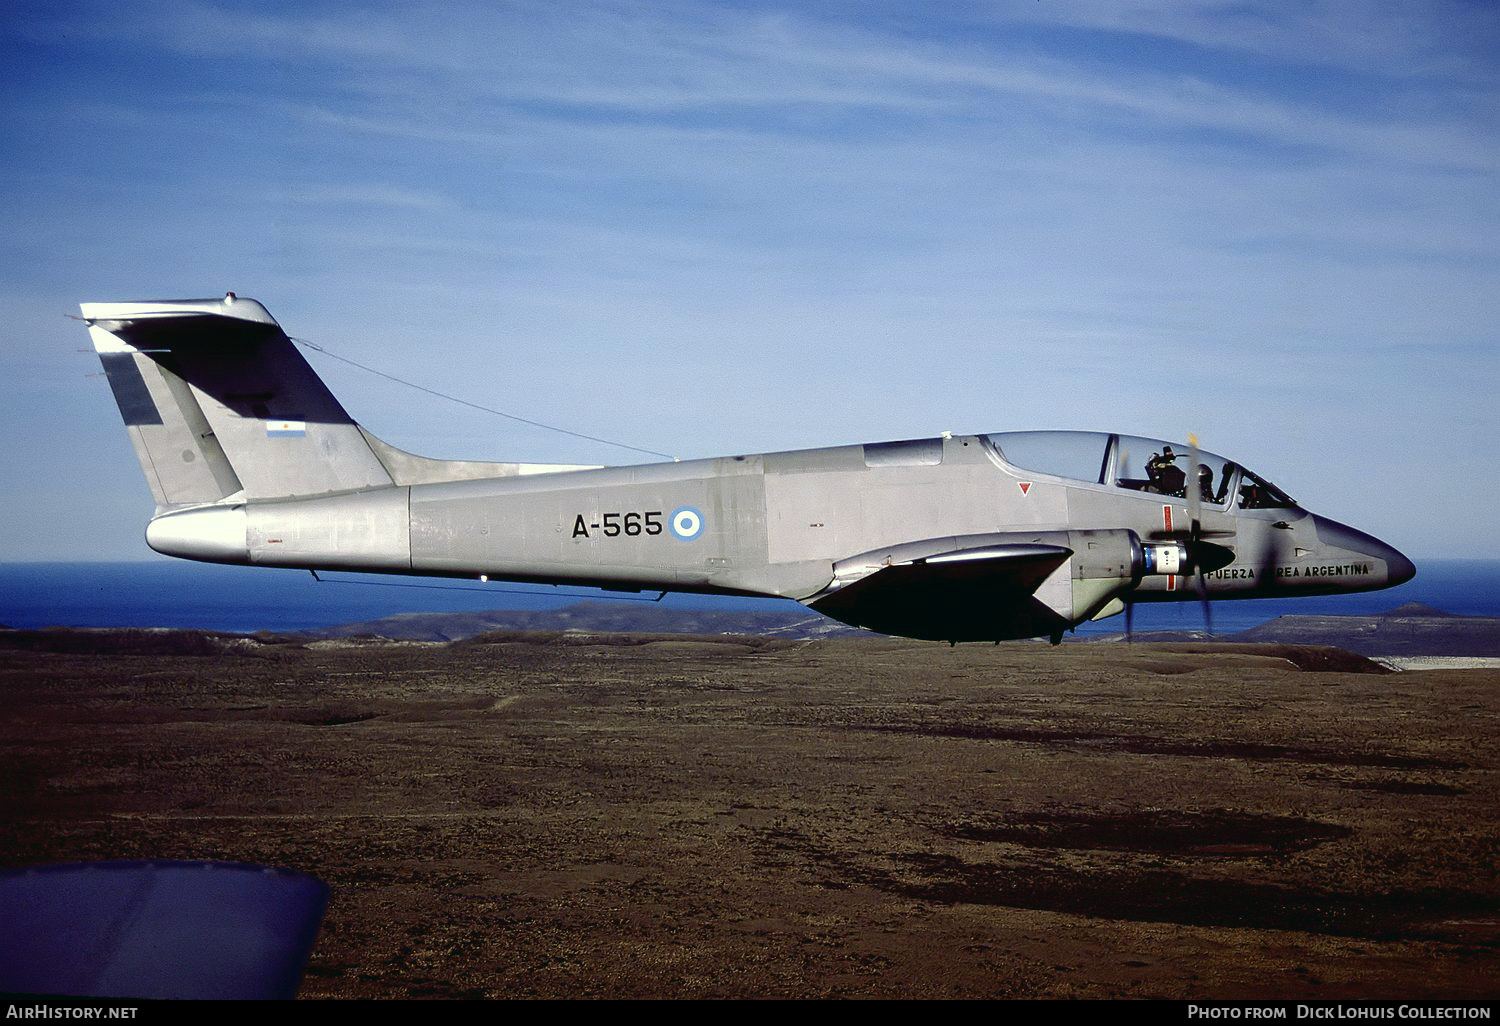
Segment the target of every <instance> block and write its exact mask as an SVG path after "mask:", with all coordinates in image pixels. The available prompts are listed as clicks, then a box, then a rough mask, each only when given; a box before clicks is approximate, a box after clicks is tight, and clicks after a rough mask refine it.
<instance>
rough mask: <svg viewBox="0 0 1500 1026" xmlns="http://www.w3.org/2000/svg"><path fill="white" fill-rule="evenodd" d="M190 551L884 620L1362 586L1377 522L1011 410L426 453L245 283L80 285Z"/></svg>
mask: <svg viewBox="0 0 1500 1026" xmlns="http://www.w3.org/2000/svg"><path fill="white" fill-rule="evenodd" d="M82 309H83V316H84V319H85V320H86V321H87V322H88V325H89V333H90V335H91V336H92V338H93V341H94V347H95V349H97V350H98V352H99V356H100V359H101V360H102V361H103V364H104V369H105V372H106V374H107V376H108V379H109V383H110V387H111V388H112V389H113V391H114V395H115V400H116V401H117V402H118V404H119V407H120V413H121V414H122V415H123V417H124V419H125V424H126V427H127V429H128V431H129V433H130V438H131V441H132V443H133V444H134V446H135V450H136V454H137V456H138V457H139V458H140V461H141V466H142V468H143V469H144V470H145V473H146V479H147V481H148V482H149V483H150V486H151V491H152V494H153V495H154V496H155V498H156V514H155V516H153V517H152V519H151V521H150V523H149V524H148V525H147V526H146V542H147V544H148V545H150V546H151V547H152V548H153V549H155V550H156V551H157V552H161V553H165V554H167V555H171V556H181V557H184V558H187V559H197V560H206V561H209V562H215V563H239V564H246V565H253V566H275V567H299V568H306V569H311V570H354V571H367V572H375V573H389V574H411V575H423V576H441V577H469V578H480V579H488V580H505V581H522V582H536V583H544V584H570V585H587V586H594V587H600V588H607V589H613V590H625V591H643V590H652V591H656V590H660V591H682V592H703V593H714V594H730V595H763V596H771V597H778V598H791V599H796V600H797V601H799V602H802V603H805V604H807V605H809V606H811V607H812V608H813V609H816V610H818V611H819V612H821V613H825V614H827V615H828V616H831V617H834V618H836V619H838V620H842V621H844V622H845V623H849V624H853V625H855V626H858V627H865V628H869V629H870V630H874V631H880V632H883V633H886V634H898V635H904V636H907V637H913V638H926V639H932V640H942V641H953V642H957V641H999V640H1004V639H1009V638H1029V637H1038V636H1040V637H1048V638H1051V639H1052V641H1053V642H1054V643H1056V642H1058V641H1060V640H1061V638H1062V635H1063V633H1064V632H1065V631H1067V630H1070V629H1072V628H1074V627H1076V626H1077V625H1079V624H1081V623H1083V622H1085V621H1087V620H1097V619H1102V618H1104V617H1107V616H1112V615H1114V614H1116V613H1119V612H1122V611H1123V610H1125V609H1126V607H1127V605H1128V604H1130V603H1135V602H1162V601H1178V600H1183V599H1195V598H1198V597H1200V596H1212V597H1214V598H1250V597H1256V596H1265V595H1271V594H1275V595H1278V596H1288V595H1294V594H1302V595H1315V594H1327V593H1330V592H1349V591H1370V590H1373V589H1377V588H1387V587H1391V586H1392V585H1396V584H1400V583H1401V582H1403V581H1406V580H1408V579H1409V578H1411V577H1412V575H1413V574H1414V573H1415V569H1414V567H1413V566H1412V563H1411V561H1410V560H1408V559H1407V558H1406V557H1405V556H1403V555H1401V553H1399V552H1397V551H1396V550H1395V549H1393V548H1391V547H1390V546H1389V545H1386V544H1385V543H1383V542H1381V541H1378V540H1377V539H1375V538H1372V537H1371V536H1369V535H1367V534H1363V533H1361V532H1359V531H1356V530H1354V529H1353V528H1350V527H1345V526H1344V525H1342V524H1338V523H1335V522H1334V521H1332V520H1328V519H1326V518H1324V517H1320V516H1317V515H1315V514H1312V513H1308V512H1307V511H1305V510H1303V509H1302V508H1300V507H1299V506H1298V505H1297V504H1296V503H1295V502H1293V501H1292V500H1291V499H1290V498H1289V497H1288V496H1287V495H1286V494H1285V493H1284V492H1282V491H1281V490H1280V489H1278V488H1276V487H1275V486H1274V485H1272V484H1271V483H1270V482H1268V481H1266V480H1265V479H1264V478H1262V477H1260V476H1258V475H1256V474H1255V473H1252V472H1251V471H1250V470H1249V469H1248V468H1246V467H1243V466H1241V465H1239V464H1236V463H1232V462H1230V461H1228V460H1225V459H1223V458H1221V457H1219V456H1214V455H1212V454H1209V453H1199V452H1197V451H1196V449H1193V450H1189V449H1188V448H1187V447H1185V446H1182V445H1180V444H1173V443H1163V442H1160V441H1156V440H1153V439H1147V438H1136V437H1132V436H1128V435H1120V434H1100V433H1088V432H1072V431H1064V432H1024V433H1008V434H992V435H946V434H945V435H944V436H943V437H941V438H926V439H918V440H915V441H905V442H879V443H873V444H869V445H843V446H835V447H832V448H827V449H807V450H802V451H797V452H778V453H764V454H760V455H749V456H726V457H722V458H718V459H701V460H687V461H682V462H675V463H656V464H646V465H640V466H621V467H575V466H558V465H544V464H528V463H480V462H466V461H453V460H432V459H426V458H424V457H421V456H414V455H412V454H410V453H406V452H402V451H401V450H399V449H396V448H393V447H392V446H390V445H387V444H386V443H385V442H382V441H380V440H379V439H378V438H376V437H374V436H373V435H371V434H370V433H369V432H367V431H365V430H364V429H363V428H362V427H360V426H359V425H358V424H356V423H355V422H354V421H353V420H352V419H350V417H349V415H348V414H347V413H345V412H344V409H343V407H342V406H340V405H339V403H338V401H337V400H336V399H335V398H334V397H333V395H332V394H331V393H330V392H329V391H328V389H327V388H326V387H325V386H324V385H323V383H322V381H320V380H319V379H318V377H317V375H316V374H315V373H314V372H313V370H312V368H311V367H310V366H309V365H308V364H307V362H306V361H305V360H304V359H303V358H302V355H301V353H299V352H298V351H297V348H296V347H295V346H294V345H293V344H292V342H291V340H290V339H289V338H288V337H287V335H286V334H285V333H284V332H283V331H282V330H281V328H280V326H278V325H277V323H276V321H275V320H274V319H273V318H272V317H271V315H270V314H269V313H267V312H266V309H265V307H263V306H261V305H260V304H259V303H258V302H256V301H255V300H252V299H238V298H236V297H235V296H234V294H233V293H230V294H228V295H226V296H225V297H224V298H223V299H207V300H179V301H168V302H141V303H85V304H83V308H82Z"/></svg>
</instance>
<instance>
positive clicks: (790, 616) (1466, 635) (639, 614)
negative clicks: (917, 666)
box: [295, 602, 1500, 656]
mask: <svg viewBox="0 0 1500 1026" xmlns="http://www.w3.org/2000/svg"><path fill="white" fill-rule="evenodd" d="M491 631H585V632H589V633H634V634H699V635H714V634H747V635H758V636H761V637H773V638H793V639H809V638H838V637H879V636H880V635H877V634H872V633H871V632H869V631H862V630H858V629H856V628H853V627H848V626H845V625H844V624H841V623H839V622H837V621H835V620H830V619H828V618H827V617H825V616H820V615H818V614H817V613H814V612H812V611H811V610H808V611H806V612H803V611H801V610H792V611H782V610H777V611H775V612H752V611H747V610H734V611H707V610H697V609H680V608H673V607H671V606H659V605H654V604H652V603H619V602H579V603H577V604H575V605H571V606H567V607H565V608H562V609H553V610H510V609H498V610H492V611H489V612H483V613H403V614H400V615H398V616H388V617H383V618H381V619H378V620H367V621H363V622H360V623H350V624H344V625H343V626H339V627H326V628H320V629H317V630H308V631H300V632H297V634H296V635H295V636H297V637H304V638H349V637H359V636H365V637H378V638H389V639H391V640H392V641H461V640H464V639H466V638H472V637H475V636H477V635H480V634H486V633H489V632H491ZM1136 640H1138V641H1201V640H1204V639H1203V638H1202V636H1201V635H1199V634H1196V633H1191V634H1185V633H1171V634H1166V633H1151V634H1139V635H1137V636H1136ZM1215 640H1217V641H1221V642H1253V643H1271V644H1289V645H1321V646H1333V647H1337V648H1343V649H1346V650H1348V651H1350V652H1356V653H1358V654H1360V655H1367V656H1403V655H1450V656H1500V618H1494V617H1477V616H1459V615H1457V614H1454V613H1446V612H1443V611H1442V610H1439V609H1433V608H1431V607H1429V606H1423V605H1420V604H1418V603H1409V604H1407V605H1404V606H1401V607H1399V608H1397V609H1393V610H1391V611H1390V612H1388V613H1382V614H1379V615H1375V616H1333V615H1307V614H1295V615H1290V616H1282V617H1278V618H1276V619H1275V620H1272V621H1270V622H1269V623H1265V624H1262V625H1261V626H1259V627H1254V628H1251V629H1250V630H1248V631H1241V632H1239V633H1237V634H1231V635H1222V636H1220V637H1218V638H1217V639H1215Z"/></svg>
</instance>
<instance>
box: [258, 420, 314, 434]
mask: <svg viewBox="0 0 1500 1026" xmlns="http://www.w3.org/2000/svg"><path fill="white" fill-rule="evenodd" d="M306 434H307V421H305V420H268V421H266V437H267V438H302V437H303V436H305V435H306Z"/></svg>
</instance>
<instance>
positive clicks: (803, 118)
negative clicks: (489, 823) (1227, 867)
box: [0, 0, 1500, 559]
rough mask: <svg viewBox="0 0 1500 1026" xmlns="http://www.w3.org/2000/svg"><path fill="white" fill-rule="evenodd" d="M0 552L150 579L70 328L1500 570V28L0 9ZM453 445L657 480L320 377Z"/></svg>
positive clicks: (389, 419) (405, 441)
mask: <svg viewBox="0 0 1500 1026" xmlns="http://www.w3.org/2000/svg"><path fill="white" fill-rule="evenodd" d="M3 18H4V20H3V22H0V31H3V35H0V40H3V44H0V45H3V47H4V56H5V60H4V62H3V70H0V81H3V83H4V96H5V100H4V103H3V104H0V118H3V121H0V181H3V183H4V186H3V188H4V196H5V203H4V204H3V206H0V218H3V219H4V223H5V239H6V245H5V246H4V248H3V250H0V268H3V274H0V306H3V309H4V310H5V313H6V318H5V322H6V334H7V336H8V337H7V338H6V340H5V344H4V345H3V347H0V382H3V384H0V388H3V390H4V391H3V393H0V394H3V395H4V397H5V401H4V402H3V404H0V427H3V429H4V432H5V435H6V437H8V438H9V439H10V442H11V450H12V454H13V455H12V457H11V458H7V459H6V460H4V461H3V462H0V493H3V499H4V502H5V508H6V511H7V512H6V520H7V522H8V526H9V528H10V529H9V530H8V531H7V532H6V534H7V537H6V539H5V542H4V543H3V548H0V558H3V559H101V558H103V559H128V558H145V557H147V556H148V555H149V552H148V551H147V550H146V549H145V546H144V543H143V541H142V540H141V532H142V528H143V525H144V522H145V520H146V518H147V516H148V515H149V513H150V511H151V500H150V496H149V493H148V492H147V489H146V486H145V483H144V481H142V480H141V477H140V473H139V470H138V468H137V466H136V463H135V460H134V457H133V455H132V454H131V451H130V447H129V443H128V441H127V439H126V437H125V433H124V430H123V428H121V426H120V424H119V421H118V416H117V413H116V411H115V408H114V404H113V402H112V400H111V398H110V395H109V391H108V388H107V386H106V384H105V382H104V380H103V379H102V378H101V377H98V376H91V375H97V372H98V366H97V361H96V360H95V359H94V357H93V356H92V355H91V354H89V353H80V352H78V351H77V350H79V349H82V348H86V347H87V345H88V340H87V336H86V334H85V332H84V331H83V329H82V326H81V325H79V324H78V323H77V322H74V321H69V320H67V319H66V317H65V315H66V314H69V313H74V314H76V312H77V303H78V302H80V301H85V300H128V299H144V298H161V297H183V296H197V295H218V294H222V293H223V292H224V291H225V290H227V289H233V290H234V291H236V292H238V293H239V294H241V295H249V296H254V297H256V298H258V299H260V300H261V301H263V302H264V303H265V304H266V305H267V306H268V307H269V308H270V310H271V311H272V313H273V314H275V315H276V316H277V318H278V319H279V320H280V321H281V323H282V325H283V326H284V327H285V328H286V329H287V331H288V332H289V333H290V334H292V335H295V336H300V337H304V338H307V339H310V340H312V341H314V342H316V343H318V344H319V345H322V346H324V347H326V348H327V349H329V350H332V351H333V352H336V353H341V354H344V355H347V356H349V357H351V358H353V359H357V360H359V361H361V362H365V363H368V364H371V365H373V366H376V367H379V368H381V369H382V370H385V371H387V372H389V373H392V374H395V375H398V376H401V377H406V378H410V379H412V380H416V381H419V382H421V383H423V384H424V385H427V386H430V387H432V388H435V389H439V390H444V391H448V392H452V393H455V394H458V395H461V396H463V397H465V398H467V399H470V400H472V401H474V402H478V403H482V404H486V405H492V406H496V407H499V408H502V409H506V410H509V411H511V412H514V413H516V414H518V415H520V416H524V417H529V418H532V419H536V420H542V421H547V422H551V423H557V424H561V425H564V426H567V427H569V428H572V429H574V430H577V431H581V432H584V433H587V434H592V435H600V436H605V437H610V438H619V439H621V440H622V441H626V442H629V443H631V444H634V445H638V446H642V447H645V448H649V449H653V450H659V451H663V452H669V453H673V454H675V455H679V456H684V457H691V456H707V455H719V454H725V453H731V452H754V451H768V450H777V449H790V448H799V447H805V446H815V445H823V444H833V443H841V442H854V441H865V440H877V439H889V438H906V437H920V436H927V435H933V434H937V433H938V432H941V431H944V430H952V431H955V432H967V431H1001V430H1023V429H1033V428H1084V429H1099V430H1119V431H1124V432H1129V433H1134V434H1142V435H1152V436H1158V437H1167V438H1179V439H1180V438H1182V437H1184V436H1185V435H1186V434H1187V433H1188V432H1190V431H1192V432H1196V433H1197V434H1198V435H1199V437H1200V439H1201V440H1202V443H1203V444H1204V446H1205V447H1207V448H1209V449H1211V450H1213V451H1216V452H1220V453H1222V454H1224V455H1226V456H1230V457H1232V458H1235V459H1238V460H1240V461H1241V462H1243V463H1245V464H1247V465H1249V466H1250V467H1252V468H1254V469H1255V470H1257V471H1258V472H1260V473H1262V474H1263V475H1265V476H1267V477H1269V478H1271V479H1272V480H1274V481H1276V482H1277V483H1278V484H1280V485H1282V486H1283V487H1284V488H1286V489H1287V490H1288V491H1289V492H1290V493H1291V494H1293V495H1294V496H1296V497H1297V498H1298V499H1300V500H1301V501H1302V502H1303V503H1304V504H1305V505H1307V506H1308V507H1309V508H1311V509H1314V510H1316V511H1318V512H1321V513H1325V514H1327V515H1330V516H1333V517H1335V518H1337V519H1341V520H1345V521H1347V522H1350V523H1353V524H1355V525H1356V526H1359V527H1361V528H1363V529H1366V530H1369V531H1371V532H1373V533H1375V534H1377V535H1379V536H1381V537H1383V538H1385V539H1386V540H1388V541H1390V542H1392V543H1393V544H1395V545H1397V546H1398V547H1400V548H1402V549H1403V550H1405V551H1407V552H1408V553H1410V554H1412V555H1413V556H1417V557H1421V556H1466V555H1473V556H1479V557H1486V558H1495V557H1497V556H1500V516H1497V514H1496V509H1497V507H1500V484H1497V477H1500V475H1497V474H1496V473H1495V470H1496V462H1497V461H1496V457H1495V455H1494V452H1495V445H1496V442H1497V441H1500V412H1497V409H1500V403H1497V400H1496V393H1497V391H1500V388H1497V386H1500V357H1497V325H1500V273H1497V272H1500V181H1497V170H1500V131H1497V128H1500V7H1497V6H1496V5H1494V4H1492V3H1424V2H1411V3H1393V2H1391V3H1388V2H1361V0H1350V2H1339V3H1316V2H1313V3H1305V2H1297V3H1291V2H1288V3H1275V4H1253V3H1215V2H1203V3H1186V2H1175V0H1159V2H1123V0H1099V2H1082V3H1065V2H1052V0H1047V2H1037V0H1019V2H1015V3H1009V2H996V3H967V4H966V3H952V4H920V5H915V4H906V3H889V4H882V3H878V2H863V3H820V4H805V5H804V4H799V5H780V6H778V5H774V4H761V3H735V4H691V3H681V4H677V3H661V4H637V3H570V4H556V3H528V2H521V3H494V4H490V3H482V4H473V5H464V4H458V3H455V4H446V5H390V6H382V5H379V4H358V5H356V4H348V5H342V4H321V5H320V4H301V3H299V4H286V5H276V4H265V3H257V4H243V5H237V4H224V3H151V2H141V3H131V4H123V5H122V4H113V3H100V4H87V3H61V4H58V3H47V4H44V5H43V4H35V5H28V4H14V3H13V4H10V5H7V13H6V14H5V15H4V16H3ZM312 359H313V362H314V364H315V366H317V367H318V369H319V370H320V371H321V372H322V373H323V374H324V376H325V378H326V379H327V380H328V381H329V383H330V385H331V386H332V387H333V388H334V390H335V391H336V392H337V393H338V394H339V396H340V398H341V399H342V400H343V401H344V403H345V406H346V407H347V408H348V409H349V410H350V412H351V413H352V414H353V415H354V416H355V417H356V418H358V419H360V420H361V421H362V422H364V423H365V424H366V425H367V426H368V427H370V429H371V430H373V431H374V432H375V433H376V434H379V435H381V436H382V437H384V438H386V439H387V440H388V441H390V442H392V443H394V444H396V445H399V446H401V447H402V448H406V449H409V450H413V451H417V452H422V453H425V454H428V455H434V456H446V457H473V458H495V459H524V460H531V461H539V462H584V463H593V462H633V461H635V460H636V459H637V458H638V457H634V456H632V455H631V454H630V453H628V452H624V451H620V450H612V449H609V448H606V447H603V446H598V445H594V444H591V443H587V442H583V441H580V440H578V439H575V438H569V437H566V436H561V435H553V434H548V433H543V432H538V431H535V430H532V429H527V428H521V427H518V426H517V425H514V424H511V423H508V422H505V421H501V420H498V419H496V418H493V417H487V416H484V415H482V414H478V413H474V412H472V411H466V410H464V409H462V408H460V407H456V406H452V405H450V404H446V403H443V402H441V401H439V400H436V399H433V398H431V397H429V396H424V395H421V394H419V393H416V392H410V391H407V390H403V389H400V388H398V387H396V386H393V385H390V384H389V383H387V382H384V381H381V380H380V379H378V378H373V377H370V376H368V375H365V374H362V373H361V372H359V371H357V370H354V369H351V368H349V367H347V366H345V365H342V364H339V363H337V362H333V361H330V360H328V359H326V358H322V357H319V356H318V355H317V354H312Z"/></svg>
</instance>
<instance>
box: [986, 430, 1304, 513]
mask: <svg viewBox="0 0 1500 1026" xmlns="http://www.w3.org/2000/svg"><path fill="white" fill-rule="evenodd" d="M984 441H985V444H987V445H989V446H990V447H991V448H992V449H993V450H994V452H995V455H996V456H998V457H999V458H1000V459H1001V460H1002V461H1003V462H1005V463H1007V464H1009V465H1010V466H1012V467H1016V468H1018V469H1020V470H1025V471H1030V472H1032V473H1039V474H1048V475H1051V476H1054V477H1061V478H1066V479H1069V480H1073V481H1080V482H1084V483H1086V484H1097V485H1105V486H1112V487H1115V488H1123V489H1125V490H1127V491H1133V492H1143V493H1146V494H1150V495H1162V496H1168V497H1172V498H1178V499H1188V498H1197V499H1198V500H1199V501H1200V502H1202V503H1203V504H1204V505H1206V506H1215V507H1219V508H1221V509H1225V510H1227V509H1230V508H1238V509H1294V508H1296V506H1297V503H1296V502H1295V501H1294V500H1293V499H1292V498H1291V496H1289V495H1287V494H1286V493H1285V492H1283V491H1282V490H1281V489H1280V488H1277V487H1276V486H1275V485H1273V484H1272V483H1271V482H1269V481H1267V480H1266V479H1265V478H1263V477H1260V476H1259V475H1257V474H1254V473H1252V472H1251V471H1250V470H1248V469H1246V468H1245V467H1242V466H1240V465H1239V464H1237V463H1234V462H1233V461H1231V460H1226V459H1225V458H1224V457H1222V456H1217V455H1215V454H1214V453H1211V452H1204V451H1202V450H1201V449H1200V450H1196V451H1195V450H1194V449H1193V448H1192V447H1191V446H1188V445H1184V444H1183V443H1180V442H1167V441H1163V440H1161V439H1157V438H1142V437H1140V436H1137V435H1119V434H1107V433H1105V432H1101V431H1012V432H1005V433H1001V434H991V435H985V436H984ZM1194 456H1196V457H1197V462H1196V465H1195V464H1194V459H1193V458H1194ZM1193 492H1196V495H1193V494H1192V493H1193Z"/></svg>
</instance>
